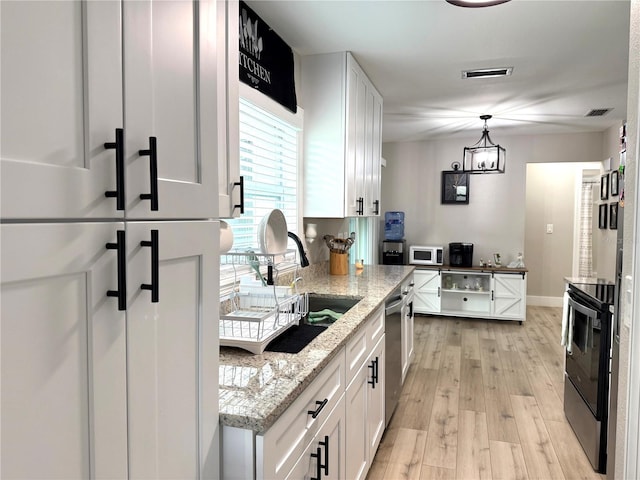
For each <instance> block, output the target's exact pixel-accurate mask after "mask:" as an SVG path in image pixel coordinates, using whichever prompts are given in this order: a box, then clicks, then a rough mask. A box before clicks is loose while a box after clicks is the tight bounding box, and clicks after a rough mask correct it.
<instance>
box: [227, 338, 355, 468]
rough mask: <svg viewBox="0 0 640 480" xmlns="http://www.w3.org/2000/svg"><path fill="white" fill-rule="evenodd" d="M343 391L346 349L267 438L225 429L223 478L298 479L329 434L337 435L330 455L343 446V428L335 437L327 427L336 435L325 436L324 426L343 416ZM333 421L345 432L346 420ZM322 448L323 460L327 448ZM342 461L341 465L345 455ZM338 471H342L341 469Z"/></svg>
mask: <svg viewBox="0 0 640 480" xmlns="http://www.w3.org/2000/svg"><path fill="white" fill-rule="evenodd" d="M344 389H345V369H344V350H341V351H340V352H339V353H338V354H337V355H336V358H334V359H333V360H332V361H331V362H330V363H329V365H327V366H326V367H325V368H324V369H323V370H322V372H320V374H319V375H318V376H317V377H316V378H315V379H314V380H313V382H311V384H310V385H309V386H308V387H307V388H306V389H305V390H304V391H303V392H302V393H301V394H300V396H299V397H298V398H297V399H296V400H295V401H294V402H293V403H292V404H291V405H290V406H289V408H287V410H285V412H284V413H283V414H282V415H281V416H280V417H279V418H278V420H276V422H275V423H274V424H273V425H272V426H271V427H270V428H269V429H268V430H267V431H266V432H265V433H264V434H263V435H256V434H255V433H254V432H253V431H251V430H247V429H242V428H235V427H226V426H225V427H224V428H223V432H222V476H223V478H225V479H242V480H246V479H253V478H256V479H265V480H266V479H268V480H272V479H273V480H277V479H285V478H293V477H290V476H291V473H290V472H291V471H292V470H294V469H296V471H297V469H303V468H306V467H303V465H306V464H305V462H309V461H310V460H309V459H310V458H311V457H309V456H308V455H307V454H306V452H307V451H308V450H309V449H314V448H317V447H318V445H319V444H318V442H321V441H322V442H323V441H324V436H325V435H329V436H330V437H331V436H334V435H337V437H336V438H337V441H336V442H333V443H334V444H333V445H331V441H330V449H329V453H331V451H332V450H333V449H334V448H335V447H336V445H340V442H341V441H342V442H344V430H343V431H342V432H338V433H335V432H333V428H330V427H329V426H327V427H326V428H329V429H330V430H331V434H329V433H323V432H325V424H327V425H328V423H327V422H331V420H330V418H333V417H334V416H338V417H341V418H344ZM334 420H335V422H337V425H338V426H339V428H342V429H344V421H343V420H336V419H335V418H334ZM320 447H321V449H322V450H323V452H322V454H323V456H324V452H325V450H326V449H325V448H324V447H323V446H320ZM341 448H344V447H341ZM309 451H310V450H309ZM310 452H311V451H310ZM311 453H313V452H311ZM330 456H331V455H330ZM339 458H340V462H342V458H343V457H342V456H340V457H339ZM314 461H315V460H314ZM312 463H313V462H312ZM314 465H315V463H314ZM336 468H337V470H338V472H339V471H340V468H338V467H336ZM304 471H306V469H305V470H304ZM323 471H324V470H323ZM303 477H304V476H302V477H299V478H303ZM336 478H344V477H336Z"/></svg>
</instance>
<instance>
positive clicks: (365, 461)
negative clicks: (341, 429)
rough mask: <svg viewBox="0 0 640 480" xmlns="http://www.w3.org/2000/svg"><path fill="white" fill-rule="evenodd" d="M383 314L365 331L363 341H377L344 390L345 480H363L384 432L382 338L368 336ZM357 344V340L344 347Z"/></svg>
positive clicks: (377, 315)
mask: <svg viewBox="0 0 640 480" xmlns="http://www.w3.org/2000/svg"><path fill="white" fill-rule="evenodd" d="M381 318H382V321H383V322H384V311H383V310H382V311H378V312H377V313H376V314H375V315H374V316H373V318H372V319H370V320H369V323H368V324H367V326H366V327H365V329H364V330H365V338H374V339H376V340H377V341H376V343H375V344H373V345H372V344H371V343H369V345H367V348H366V352H367V355H366V356H364V361H363V362H361V363H360V367H359V368H358V370H357V371H356V373H355V375H354V377H353V379H352V380H351V382H350V383H349V385H348V387H347V392H346V397H345V403H346V415H347V460H346V478H347V479H349V480H351V479H361V478H362V479H363V478H365V477H366V476H367V472H368V471H369V467H370V466H371V463H372V462H373V457H374V456H375V454H376V451H377V449H378V445H379V444H380V439H381V438H382V434H383V433H384V428H385V404H384V400H385V398H384V384H385V382H384V380H385V370H384V368H385V337H384V335H381V336H376V335H367V334H366V332H373V331H376V330H377V326H378V325H379V322H380V319H381ZM354 342H359V339H358V338H357V337H356V338H354V339H352V340H351V342H350V343H349V344H348V345H347V353H348V352H349V346H350V345H352V344H353V343H354Z"/></svg>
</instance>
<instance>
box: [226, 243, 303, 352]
mask: <svg viewBox="0 0 640 480" xmlns="http://www.w3.org/2000/svg"><path fill="white" fill-rule="evenodd" d="M290 253H294V255H293V259H294V261H295V251H293V250H291V251H287V252H285V253H284V254H279V255H273V254H261V253H255V252H228V253H227V254H225V255H223V257H225V258H223V259H222V263H224V262H226V261H231V262H232V263H233V265H250V266H252V267H253V268H254V269H256V270H257V271H259V269H258V268H257V267H259V266H260V265H267V266H268V267H269V269H268V280H267V283H270V284H268V285H264V284H263V282H261V281H255V280H251V281H244V282H243V281H242V279H241V281H240V282H239V286H238V291H237V292H233V293H232V294H231V296H230V301H231V303H232V305H233V308H232V311H231V312H229V313H227V314H223V315H220V327H219V332H220V345H221V346H228V347H238V348H242V349H244V350H247V351H249V352H251V353H253V354H261V353H263V352H264V350H265V348H266V347H267V345H268V344H269V342H271V340H273V339H274V338H276V337H277V336H278V335H280V334H281V333H282V332H284V331H285V330H286V329H288V328H290V327H292V326H294V325H298V324H299V323H300V319H302V318H304V316H305V315H306V314H307V313H308V310H309V298H308V295H307V294H306V293H303V294H300V293H298V292H297V284H296V282H294V284H293V285H292V286H291V287H288V286H284V287H282V286H275V285H273V277H272V275H273V267H274V266H275V263H276V259H278V258H279V259H287V258H288V255H289V254H290ZM289 258H290V257H289Z"/></svg>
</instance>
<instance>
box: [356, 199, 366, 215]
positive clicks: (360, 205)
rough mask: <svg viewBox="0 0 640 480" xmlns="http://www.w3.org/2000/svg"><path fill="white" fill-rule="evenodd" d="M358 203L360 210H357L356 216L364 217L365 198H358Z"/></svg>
mask: <svg viewBox="0 0 640 480" xmlns="http://www.w3.org/2000/svg"><path fill="white" fill-rule="evenodd" d="M356 203H357V204H358V208H357V209H356V214H358V215H364V197H358V200H356Z"/></svg>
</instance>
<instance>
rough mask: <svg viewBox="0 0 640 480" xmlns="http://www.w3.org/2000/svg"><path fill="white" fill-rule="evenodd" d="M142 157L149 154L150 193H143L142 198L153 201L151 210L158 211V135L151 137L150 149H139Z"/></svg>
mask: <svg viewBox="0 0 640 480" xmlns="http://www.w3.org/2000/svg"><path fill="white" fill-rule="evenodd" d="M138 155H140V156H141V157H144V156H147V155H148V156H149V185H150V187H149V190H150V193H141V194H140V200H150V201H151V211H152V212H157V211H158V145H157V139H156V137H149V149H148V150H138Z"/></svg>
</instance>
